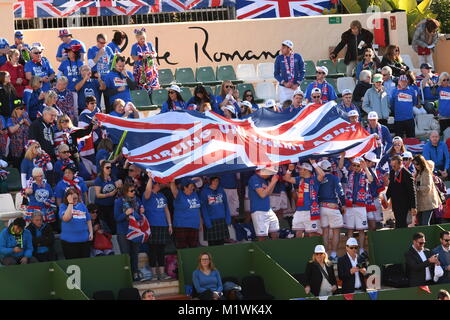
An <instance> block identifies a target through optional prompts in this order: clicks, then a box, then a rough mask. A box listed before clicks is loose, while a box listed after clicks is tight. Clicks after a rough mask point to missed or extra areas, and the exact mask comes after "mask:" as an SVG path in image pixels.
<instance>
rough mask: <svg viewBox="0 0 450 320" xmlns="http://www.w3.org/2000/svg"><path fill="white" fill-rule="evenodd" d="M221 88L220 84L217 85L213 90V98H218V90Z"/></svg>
mask: <svg viewBox="0 0 450 320" xmlns="http://www.w3.org/2000/svg"><path fill="white" fill-rule="evenodd" d="M221 88H222V85H221V84H218V85H217V86H216V88H215V90H214V95H215V96H220V89H221Z"/></svg>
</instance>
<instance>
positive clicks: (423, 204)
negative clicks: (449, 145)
mask: <svg viewBox="0 0 450 320" xmlns="http://www.w3.org/2000/svg"><path fill="white" fill-rule="evenodd" d="M413 164H414V167H415V168H416V172H415V173H414V181H415V183H416V192H417V222H418V224H419V225H421V226H429V225H430V220H431V215H432V213H433V211H434V210H435V209H437V208H438V207H439V205H440V204H441V201H440V199H439V194H438V192H437V189H436V186H435V184H434V180H433V170H432V168H430V165H429V164H428V162H427V160H425V158H424V157H423V156H422V155H421V154H418V155H416V156H415V157H414V159H413Z"/></svg>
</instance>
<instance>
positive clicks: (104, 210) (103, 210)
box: [97, 205, 117, 234]
mask: <svg viewBox="0 0 450 320" xmlns="http://www.w3.org/2000/svg"><path fill="white" fill-rule="evenodd" d="M97 207H98V214H99V217H100V219H101V220H103V221H105V222H106V224H107V225H108V228H109V230H110V231H111V234H116V233H117V226H116V220H115V219H114V206H101V205H97Z"/></svg>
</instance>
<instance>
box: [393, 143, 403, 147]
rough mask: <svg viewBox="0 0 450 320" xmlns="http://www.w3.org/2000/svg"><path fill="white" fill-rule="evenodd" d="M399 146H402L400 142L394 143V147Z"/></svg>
mask: <svg viewBox="0 0 450 320" xmlns="http://www.w3.org/2000/svg"><path fill="white" fill-rule="evenodd" d="M401 146H402V145H401V144H398V143H394V147H401Z"/></svg>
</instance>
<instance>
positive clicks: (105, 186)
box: [94, 176, 117, 206]
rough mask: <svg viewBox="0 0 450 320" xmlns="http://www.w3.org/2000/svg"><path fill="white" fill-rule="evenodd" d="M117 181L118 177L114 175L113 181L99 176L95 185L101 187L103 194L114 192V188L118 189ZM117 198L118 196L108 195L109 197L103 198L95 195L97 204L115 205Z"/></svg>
mask: <svg viewBox="0 0 450 320" xmlns="http://www.w3.org/2000/svg"><path fill="white" fill-rule="evenodd" d="M116 181H117V179H116V178H114V177H111V181H105V180H103V179H102V178H101V177H100V176H99V177H97V178H96V179H95V181H94V186H96V187H100V193H101V194H106V193H110V192H113V191H114V190H116V184H115V182H116ZM115 198H116V197H115V196H114V197H108V198H102V199H99V198H97V197H95V204H97V205H101V206H113V205H114V200H115Z"/></svg>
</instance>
